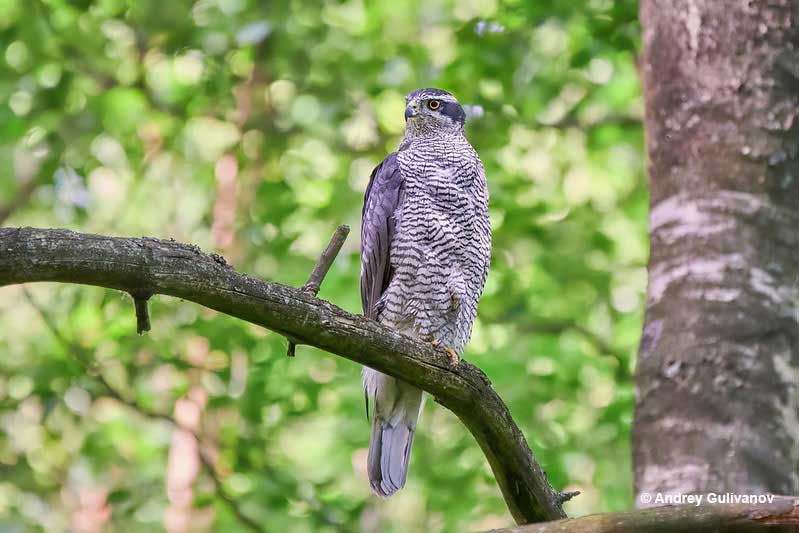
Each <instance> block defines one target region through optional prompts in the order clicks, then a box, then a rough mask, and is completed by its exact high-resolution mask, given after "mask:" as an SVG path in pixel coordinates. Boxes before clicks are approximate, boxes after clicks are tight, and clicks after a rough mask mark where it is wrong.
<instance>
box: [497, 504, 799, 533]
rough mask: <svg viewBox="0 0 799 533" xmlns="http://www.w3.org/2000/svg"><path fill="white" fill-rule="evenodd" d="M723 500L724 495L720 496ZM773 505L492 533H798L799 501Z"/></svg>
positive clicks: (616, 516) (635, 514)
mask: <svg viewBox="0 0 799 533" xmlns="http://www.w3.org/2000/svg"><path fill="white" fill-rule="evenodd" d="M719 496H723V495H719ZM771 497H772V498H773V499H772V501H771V502H766V503H746V504H742V503H737V504H708V503H705V504H703V505H698V506H697V505H695V504H687V505H676V506H672V505H668V506H664V507H654V508H650V509H639V510H634V511H622V512H619V513H605V514H594V515H589V516H583V517H580V518H572V519H571V520H557V521H554V522H547V523H545V524H532V525H527V526H520V527H513V528H507V529H494V530H491V531H490V532H489V533H639V532H641V531H647V532H661V533H667V532H688V531H727V532H744V531H746V532H753V531H786V532H787V531H797V529H798V528H799V498H795V497H790V496H771Z"/></svg>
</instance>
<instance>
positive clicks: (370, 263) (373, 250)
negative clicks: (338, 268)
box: [361, 152, 405, 319]
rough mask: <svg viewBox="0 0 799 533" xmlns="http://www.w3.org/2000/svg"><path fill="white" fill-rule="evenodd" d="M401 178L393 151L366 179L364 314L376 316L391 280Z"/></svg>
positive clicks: (362, 259)
mask: <svg viewBox="0 0 799 533" xmlns="http://www.w3.org/2000/svg"><path fill="white" fill-rule="evenodd" d="M404 185H405V183H404V180H403V179H402V176H401V174H400V170H399V165H398V163H397V153H396V152H393V153H391V154H389V155H388V157H386V158H385V159H384V160H383V162H382V163H380V164H379V165H377V167H375V169H374V170H373V171H372V176H371V177H370V178H369V185H368V186H367V187H366V194H365V195H364V199H363V212H362V213H361V304H362V305H363V314H364V315H366V316H367V317H369V318H373V319H376V318H377V317H378V315H379V309H378V302H379V301H380V296H382V294H383V291H385V290H386V287H388V284H389V282H390V281H391V276H392V274H393V273H392V269H391V260H390V252H391V241H392V239H393V238H394V231H395V228H396V220H395V218H394V213H395V211H396V209H397V207H398V206H399V205H400V203H401V201H402V196H403V193H404Z"/></svg>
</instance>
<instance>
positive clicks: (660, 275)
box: [633, 0, 799, 494]
mask: <svg viewBox="0 0 799 533" xmlns="http://www.w3.org/2000/svg"><path fill="white" fill-rule="evenodd" d="M641 22H642V25H643V28H644V34H643V41H644V43H643V44H644V49H643V57H642V65H641V67H642V75H643V82H644V95H645V99H646V130H647V143H648V150H649V157H650V168H649V173H650V190H651V200H650V208H651V209H650V220H649V223H650V232H651V253H650V260H649V289H648V298H647V309H646V318H645V325H644V333H643V337H642V340H641V347H640V351H639V363H638V370H637V377H636V380H637V402H636V410H635V420H634V424H633V462H634V466H635V488H636V492H637V493H638V494H641V493H643V492H648V493H651V494H654V493H657V492H661V493H708V492H719V493H723V492H727V491H730V492H735V493H776V494H796V493H799V325H797V316H799V314H798V307H797V303H799V117H797V115H798V114H799V113H798V112H797V110H798V109H799V0H673V1H670V2H666V1H665V0H643V1H642V4H641Z"/></svg>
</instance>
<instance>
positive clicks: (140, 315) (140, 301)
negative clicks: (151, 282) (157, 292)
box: [130, 291, 152, 335]
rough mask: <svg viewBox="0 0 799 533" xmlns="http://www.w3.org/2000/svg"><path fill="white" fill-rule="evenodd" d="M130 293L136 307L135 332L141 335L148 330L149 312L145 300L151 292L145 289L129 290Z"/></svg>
mask: <svg viewBox="0 0 799 533" xmlns="http://www.w3.org/2000/svg"><path fill="white" fill-rule="evenodd" d="M130 295H131V297H132V298H133V305H134V307H135V308H136V333H137V334H139V335H141V334H142V333H144V332H145V331H150V312H149V311H148V310H147V300H149V299H150V296H152V294H150V293H149V292H146V291H131V292H130Z"/></svg>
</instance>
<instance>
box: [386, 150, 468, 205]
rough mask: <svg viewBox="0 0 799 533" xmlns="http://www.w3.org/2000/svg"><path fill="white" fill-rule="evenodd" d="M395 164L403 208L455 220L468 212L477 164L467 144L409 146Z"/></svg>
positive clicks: (400, 154) (400, 153)
mask: <svg viewBox="0 0 799 533" xmlns="http://www.w3.org/2000/svg"><path fill="white" fill-rule="evenodd" d="M397 161H398V163H399V168H400V172H401V173H402V177H403V180H404V182H405V195H404V196H405V197H404V200H405V201H404V202H403V204H406V205H407V206H412V205H415V206H418V207H421V208H423V209H427V210H429V211H430V212H437V213H439V214H443V215H448V216H455V218H460V217H459V216H456V215H462V216H467V214H468V212H469V211H471V209H470V207H471V206H472V204H473V200H474V199H475V194H476V191H475V190H474V189H475V186H477V187H479V186H480V183H478V181H479V180H478V176H479V172H480V170H479V168H480V167H479V164H480V161H479V159H478V158H477V154H476V153H475V152H474V150H473V149H472V147H471V146H470V145H469V144H468V143H465V142H464V143H443V142H440V143H426V144H420V145H419V146H414V145H411V146H410V147H409V148H408V149H406V150H402V151H400V152H399V153H398V154H397ZM477 196H479V192H477ZM401 207H402V206H401Z"/></svg>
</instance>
